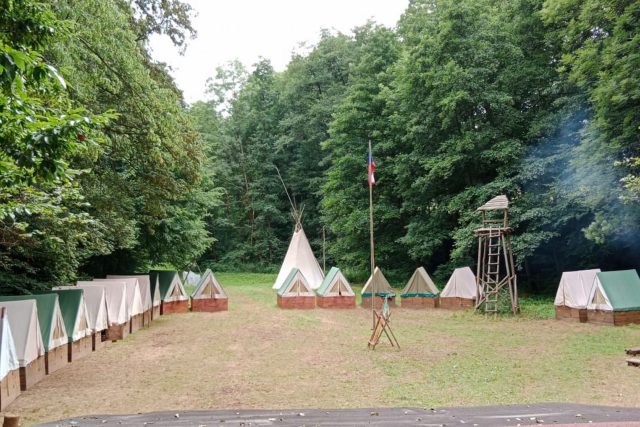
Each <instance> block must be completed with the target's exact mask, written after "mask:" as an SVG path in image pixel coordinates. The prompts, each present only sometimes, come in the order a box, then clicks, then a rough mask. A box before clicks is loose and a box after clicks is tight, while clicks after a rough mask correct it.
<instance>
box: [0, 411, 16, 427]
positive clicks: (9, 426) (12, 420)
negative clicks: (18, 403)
mask: <svg viewBox="0 0 640 427" xmlns="http://www.w3.org/2000/svg"><path fill="white" fill-rule="evenodd" d="M19 426H20V417H19V416H17V415H9V414H5V415H4V420H3V422H2V427H19Z"/></svg>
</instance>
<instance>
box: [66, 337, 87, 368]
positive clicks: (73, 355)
mask: <svg viewBox="0 0 640 427" xmlns="http://www.w3.org/2000/svg"><path fill="white" fill-rule="evenodd" d="M67 351H68V354H69V359H68V362H69V363H71V362H73V361H74V360H80V359H82V358H83V357H85V356H86V355H88V354H90V353H91V352H92V351H93V337H92V336H91V335H87V336H86V337H84V338H80V339H79V340H77V341H73V342H70V343H68V344H67Z"/></svg>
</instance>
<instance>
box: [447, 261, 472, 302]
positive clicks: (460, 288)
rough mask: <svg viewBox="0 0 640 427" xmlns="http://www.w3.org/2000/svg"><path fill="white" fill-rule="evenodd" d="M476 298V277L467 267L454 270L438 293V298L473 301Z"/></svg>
mask: <svg viewBox="0 0 640 427" xmlns="http://www.w3.org/2000/svg"><path fill="white" fill-rule="evenodd" d="M476 296H477V284H476V276H475V275H474V274H473V271H471V269H470V268H469V267H461V268H456V269H455V270H454V271H453V274H452V275H451V277H450V278H449V281H448V282H447V286H445V287H444V289H443V290H442V292H440V298H463V299H475V298H476Z"/></svg>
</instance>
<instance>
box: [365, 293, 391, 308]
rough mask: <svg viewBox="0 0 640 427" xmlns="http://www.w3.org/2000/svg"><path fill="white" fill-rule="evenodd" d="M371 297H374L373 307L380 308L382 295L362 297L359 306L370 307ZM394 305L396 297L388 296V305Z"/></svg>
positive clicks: (382, 300)
mask: <svg viewBox="0 0 640 427" xmlns="http://www.w3.org/2000/svg"><path fill="white" fill-rule="evenodd" d="M371 298H374V301H373V308H374V309H376V310H382V306H383V305H384V297H378V296H376V297H362V302H361V303H360V307H362V308H368V309H371ZM395 306H396V297H391V298H389V307H395Z"/></svg>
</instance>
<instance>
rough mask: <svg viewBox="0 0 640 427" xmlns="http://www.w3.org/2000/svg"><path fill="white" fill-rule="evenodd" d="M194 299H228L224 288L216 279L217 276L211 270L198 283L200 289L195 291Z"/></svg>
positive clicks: (192, 296) (192, 295)
mask: <svg viewBox="0 0 640 427" xmlns="http://www.w3.org/2000/svg"><path fill="white" fill-rule="evenodd" d="M191 298H193V299H206V298H227V294H226V293H225V292H224V289H222V286H221V285H220V283H219V282H218V279H216V276H215V275H214V274H213V272H212V271H211V270H209V269H207V271H205V272H204V275H203V276H202V277H201V279H200V281H199V282H198V287H197V288H196V289H194V291H193V293H192V294H191Z"/></svg>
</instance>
